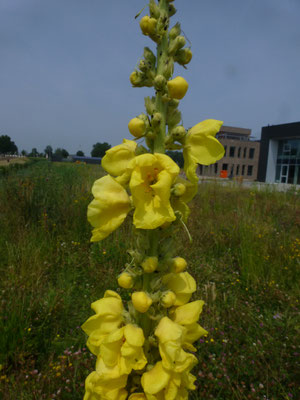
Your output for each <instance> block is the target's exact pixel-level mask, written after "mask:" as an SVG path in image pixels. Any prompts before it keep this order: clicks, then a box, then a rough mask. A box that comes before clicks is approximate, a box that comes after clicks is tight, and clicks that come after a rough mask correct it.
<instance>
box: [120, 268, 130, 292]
mask: <svg viewBox="0 0 300 400" xmlns="http://www.w3.org/2000/svg"><path fill="white" fill-rule="evenodd" d="M118 284H119V285H120V286H121V287H122V288H124V289H131V288H132V286H133V279H132V276H131V275H130V274H129V273H128V272H123V273H122V274H121V275H120V276H119V278H118Z"/></svg>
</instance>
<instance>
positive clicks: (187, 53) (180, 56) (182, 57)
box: [174, 48, 193, 65]
mask: <svg viewBox="0 0 300 400" xmlns="http://www.w3.org/2000/svg"><path fill="white" fill-rule="evenodd" d="M192 57H193V53H192V51H191V49H189V48H185V49H182V50H179V51H177V53H176V54H175V56H174V60H175V61H176V62H177V63H178V64H180V65H185V64H188V63H189V62H190V61H191V59H192Z"/></svg>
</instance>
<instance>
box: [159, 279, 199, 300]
mask: <svg viewBox="0 0 300 400" xmlns="http://www.w3.org/2000/svg"><path fill="white" fill-rule="evenodd" d="M162 280H163V283H164V284H165V285H166V287H167V288H168V289H170V290H172V292H174V293H175V294H176V301H175V303H174V305H175V306H182V305H183V304H186V303H187V302H188V301H189V300H190V298H191V297H192V294H193V293H194V292H195V291H196V281H195V279H194V278H193V277H192V276H191V275H190V274H189V273H188V272H180V273H179V274H174V273H170V274H167V275H165V276H164V277H163V279H162Z"/></svg>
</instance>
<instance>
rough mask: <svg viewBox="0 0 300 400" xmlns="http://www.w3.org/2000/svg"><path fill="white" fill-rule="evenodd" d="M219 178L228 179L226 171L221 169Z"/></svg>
mask: <svg viewBox="0 0 300 400" xmlns="http://www.w3.org/2000/svg"><path fill="white" fill-rule="evenodd" d="M220 178H228V171H227V170H225V169H222V171H220Z"/></svg>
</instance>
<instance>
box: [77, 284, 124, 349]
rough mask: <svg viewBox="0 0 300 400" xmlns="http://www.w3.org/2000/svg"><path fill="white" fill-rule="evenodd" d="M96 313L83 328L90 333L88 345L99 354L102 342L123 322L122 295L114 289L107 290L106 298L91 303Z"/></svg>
mask: <svg viewBox="0 0 300 400" xmlns="http://www.w3.org/2000/svg"><path fill="white" fill-rule="evenodd" d="M91 307H92V309H93V310H94V311H95V313H96V315H93V316H92V317H90V318H89V319H88V320H87V321H86V322H85V323H84V324H83V325H82V327H81V328H82V329H83V330H84V332H85V333H86V334H87V335H89V338H88V341H87V346H88V348H89V349H90V351H91V352H92V353H94V354H95V355H98V354H99V350H100V344H101V343H102V341H103V340H104V339H105V338H106V336H107V335H108V334H109V333H111V332H113V331H114V330H116V329H118V328H119V326H120V325H121V323H122V322H123V318H122V312H123V304H122V300H121V297H120V296H119V295H118V294H117V293H116V292H113V291H112V290H107V291H106V292H105V294H104V298H102V299H100V300H97V301H95V302H94V303H92V305H91Z"/></svg>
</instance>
